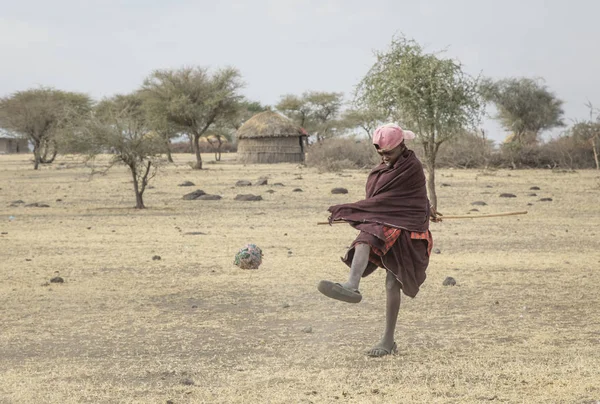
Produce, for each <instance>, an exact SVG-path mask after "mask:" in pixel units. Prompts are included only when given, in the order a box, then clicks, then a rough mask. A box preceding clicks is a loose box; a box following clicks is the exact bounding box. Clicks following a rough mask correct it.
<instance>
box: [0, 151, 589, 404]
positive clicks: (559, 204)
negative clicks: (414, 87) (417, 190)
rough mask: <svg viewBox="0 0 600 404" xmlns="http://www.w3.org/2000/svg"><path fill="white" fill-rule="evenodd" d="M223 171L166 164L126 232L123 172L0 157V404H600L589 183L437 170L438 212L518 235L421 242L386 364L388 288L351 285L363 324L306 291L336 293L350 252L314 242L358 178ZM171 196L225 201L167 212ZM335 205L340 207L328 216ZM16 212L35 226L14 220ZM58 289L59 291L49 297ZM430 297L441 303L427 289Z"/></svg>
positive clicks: (360, 189) (332, 232) (447, 228)
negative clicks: (256, 254)
mask: <svg viewBox="0 0 600 404" xmlns="http://www.w3.org/2000/svg"><path fill="white" fill-rule="evenodd" d="M232 157H233V155H224V156H223V158H224V160H225V161H223V162H221V163H219V164H214V165H212V164H211V165H210V166H208V167H209V169H208V170H203V171H193V170H190V169H189V167H188V166H187V162H189V161H191V156H188V155H176V156H175V159H176V164H175V165H171V166H168V167H166V168H165V170H163V172H162V173H159V175H158V176H157V178H156V181H155V182H154V183H152V184H151V185H153V186H154V188H153V189H149V190H148V191H146V199H145V202H146V204H147V206H149V207H150V208H149V209H147V210H145V211H136V210H134V209H132V208H131V207H132V206H133V205H134V197H133V191H132V189H131V183H130V180H129V175H128V172H127V171H126V170H125V169H120V170H115V171H112V172H109V173H108V174H106V175H103V176H96V177H93V178H90V177H89V170H88V169H86V168H84V167H82V166H81V165H80V164H78V163H77V161H76V160H71V159H65V158H62V159H60V160H59V161H57V164H54V165H52V166H44V167H42V169H41V170H40V171H37V172H36V171H33V170H31V167H30V164H29V162H28V161H27V157H23V156H0V188H2V189H1V190H0V218H1V220H0V232H2V233H6V234H2V235H0V245H1V246H2V250H1V251H2V260H1V262H0V278H1V279H2V281H1V282H0V307H2V332H1V333H0V358H2V361H1V364H2V366H0V403H26V404H27V403H40V402H44V403H150V402H151V403H155V402H156V403H166V402H167V401H168V400H171V401H172V402H173V403H249V402H265V403H289V402H295V403H310V402H312V403H330V402H331V403H333V402H350V403H364V402H372V403H398V402H403V403H410V402H414V403H481V402H506V403H522V402H536V403H593V402H595V400H600V371H599V369H600V353H599V352H600V350H599V349H598V346H599V345H600V310H599V307H600V292H599V291H598V287H597V285H598V284H600V271H599V269H600V209H599V208H598V200H599V199H600V190H599V189H598V187H597V184H596V181H597V179H596V178H597V174H596V173H595V172H592V171H579V172H577V173H575V174H568V175H567V174H564V175H563V174H556V173H552V172H550V171H536V170H531V171H503V170H499V171H495V172H494V175H493V176H490V175H483V176H482V173H481V172H478V171H476V170H467V171H458V170H441V171H440V173H439V175H440V177H439V179H438V183H440V184H441V183H442V182H443V183H447V184H448V186H445V187H440V189H439V191H438V192H439V194H438V198H439V201H440V202H439V203H440V210H441V211H442V212H444V213H446V214H466V213H468V212H469V211H470V209H472V208H473V206H471V202H473V201H476V200H483V201H485V202H486V203H487V206H478V207H477V208H478V209H479V211H480V212H479V213H492V212H497V211H509V210H524V209H527V210H529V214H528V215H526V216H515V217H508V218H493V219H481V220H461V221H458V220H455V221H450V220H448V221H446V222H444V223H442V224H433V225H432V229H433V235H434V240H435V243H436V245H435V247H436V248H439V249H440V252H441V253H440V254H434V255H433V257H432V260H431V265H430V268H429V270H428V279H427V281H426V283H425V285H424V287H423V289H422V291H421V292H420V294H419V295H418V297H417V298H416V299H413V300H410V299H405V300H404V302H403V305H402V308H401V313H400V320H399V330H398V334H397V341H398V345H399V348H400V354H399V355H397V356H393V357H387V358H383V359H379V360H373V359H368V358H367V357H366V356H365V355H364V351H365V350H366V349H367V348H369V347H370V346H371V345H372V344H374V343H375V342H376V341H377V339H378V338H379V336H380V333H381V331H382V329H383V310H384V301H385V296H384V290H383V283H384V274H383V273H382V272H381V271H378V272H376V273H375V274H373V275H372V276H370V277H369V278H367V279H365V280H364V281H363V283H362V285H361V288H362V293H363V295H364V299H363V302H361V303H360V304H359V305H347V304H343V303H340V302H336V301H331V300H328V299H326V298H325V297H323V296H321V295H320V294H319V293H318V292H317V290H316V285H317V283H318V281H319V280H320V279H323V278H327V279H335V280H340V279H343V278H344V276H345V274H346V269H345V268H344V266H343V264H342V263H341V262H340V260H339V257H340V256H341V255H342V254H343V253H344V251H345V248H346V246H348V245H349V243H350V242H351V241H352V239H353V237H354V235H355V234H356V232H355V231H354V230H353V229H351V228H350V227H347V226H343V225H340V226H332V227H328V226H320V227H317V226H316V225H315V223H316V222H318V221H323V220H324V219H326V217H327V213H326V209H327V207H328V206H330V205H332V204H336V203H343V202H350V201H353V200H357V199H359V198H361V197H362V195H363V193H364V181H365V178H366V175H367V171H366V170H344V171H343V172H342V173H338V174H336V173H325V174H320V173H319V172H318V171H317V170H316V169H312V168H301V167H299V166H296V165H292V164H281V165H261V166H259V165H248V166H243V165H238V164H234V162H233V161H227V160H226V159H227V158H232ZM206 158H207V159H210V156H209V155H207V156H206ZM60 163H64V164H63V165H62V166H61V165H60ZM262 176H266V177H268V178H269V184H270V185H267V186H252V187H249V188H248V189H245V190H244V192H243V193H247V192H251V193H254V194H260V195H262V197H263V201H259V202H237V201H234V200H233V198H234V197H235V195H236V194H238V193H242V192H241V191H240V189H239V188H236V187H235V186H234V184H235V182H236V181H237V180H240V179H247V180H250V181H253V182H254V181H255V180H256V179H258V178H259V177H262ZM186 180H189V181H192V182H194V183H195V184H196V187H195V188H194V189H196V188H199V189H202V190H204V191H205V192H207V193H209V194H217V195H221V196H222V197H223V199H222V200H220V201H184V200H182V199H181V197H182V196H183V194H184V193H187V192H190V188H182V187H178V186H177V184H179V183H181V182H183V181H186ZM275 182H281V183H283V184H284V186H274V185H272V184H273V183H275ZM534 185H535V186H539V187H540V188H541V189H540V190H539V191H535V192H536V193H537V196H536V197H530V196H527V195H528V193H530V192H532V191H530V190H529V188H530V187H531V186H534ZM338 186H343V187H345V188H347V189H348V190H349V193H348V194H346V195H332V194H331V193H330V190H331V188H334V187H338ZM297 187H299V188H302V189H303V191H304V192H302V193H294V192H292V190H293V189H294V188H297ZM269 189H271V190H273V191H275V192H273V193H268V192H266V191H267V190H269ZM249 190H251V191H249ZM502 192H510V193H513V194H515V195H517V197H516V198H500V197H499V194H500V193H502ZM542 197H551V198H553V201H552V202H539V199H540V198H542ZM18 199H21V200H23V201H25V202H26V203H31V202H40V203H47V204H48V205H50V207H49V208H25V207H23V206H18V207H10V206H9V205H10V204H11V202H12V201H15V200H18ZM58 199H61V200H62V201H58V202H57V200H58ZM528 203H532V205H531V206H528V205H527V204H528ZM476 213H477V212H471V214H476ZM9 216H14V219H13V220H12V221H9V220H8V218H9ZM189 232H201V233H205V234H204V235H186V234H185V233H189ZM248 242H253V243H256V244H257V245H258V246H259V247H261V248H262V250H263V252H264V254H265V257H264V261H263V264H262V266H261V267H260V269H258V270H254V271H252V270H247V271H244V270H240V269H239V268H237V267H235V266H234V265H233V257H234V255H235V253H236V252H237V250H238V249H239V248H240V247H242V246H243V245H245V244H246V243H248ZM155 255H159V256H160V257H161V259H160V260H153V259H152V257H153V256H155ZM56 274H59V275H60V276H62V277H63V278H64V279H65V283H64V284H47V282H48V280H49V279H50V278H51V277H53V276H55V275H56ZM447 276H452V277H454V278H455V279H456V280H457V283H458V284H457V286H455V287H443V286H442V281H443V280H444V279H445V278H446V277H447ZM305 327H312V332H310V333H307V332H304V331H303V330H304V329H305Z"/></svg>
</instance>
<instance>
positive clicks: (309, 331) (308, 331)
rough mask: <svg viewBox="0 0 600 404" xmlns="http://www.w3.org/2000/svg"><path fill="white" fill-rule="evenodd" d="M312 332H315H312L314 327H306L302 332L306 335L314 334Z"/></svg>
mask: <svg viewBox="0 0 600 404" xmlns="http://www.w3.org/2000/svg"><path fill="white" fill-rule="evenodd" d="M312 331H313V330H312V327H310V326H308V327H304V328H303V329H302V332H304V333H306V334H310V333H312Z"/></svg>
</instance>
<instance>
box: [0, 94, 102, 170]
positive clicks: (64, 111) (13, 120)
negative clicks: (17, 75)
mask: <svg viewBox="0 0 600 404" xmlns="http://www.w3.org/2000/svg"><path fill="white" fill-rule="evenodd" d="M91 106H92V101H91V99H90V98H89V97H88V96H87V95H85V94H81V93H73V92H67V91H61V90H55V89H53V88H47V87H40V88H35V89H30V90H25V91H17V92H16V93H14V94H12V95H10V96H8V97H4V98H1V99H0V126H1V127H3V128H5V129H7V130H10V131H12V132H14V133H17V134H19V135H20V136H23V137H25V138H26V139H28V140H29V141H30V142H31V144H32V145H33V156H34V165H33V168H34V169H35V170H37V169H38V168H39V165H40V164H49V163H52V161H54V158H55V157H56V155H57V153H58V147H57V138H58V137H59V136H60V135H62V134H63V133H64V132H65V131H66V130H67V127H68V126H69V124H70V123H72V122H73V121H75V120H77V119H79V118H80V117H81V116H83V115H84V114H86V113H87V112H89V111H90V109H91Z"/></svg>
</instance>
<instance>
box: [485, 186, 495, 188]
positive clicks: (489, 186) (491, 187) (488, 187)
mask: <svg viewBox="0 0 600 404" xmlns="http://www.w3.org/2000/svg"><path fill="white" fill-rule="evenodd" d="M485 187H486V188H494V187H493V186H491V185H486V186H485Z"/></svg>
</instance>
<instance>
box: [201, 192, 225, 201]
mask: <svg viewBox="0 0 600 404" xmlns="http://www.w3.org/2000/svg"><path fill="white" fill-rule="evenodd" d="M219 199H221V195H209V194H204V195H200V196H199V197H197V198H196V199H195V200H196V201H218V200H219Z"/></svg>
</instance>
